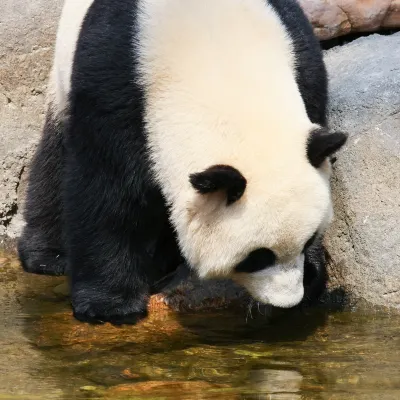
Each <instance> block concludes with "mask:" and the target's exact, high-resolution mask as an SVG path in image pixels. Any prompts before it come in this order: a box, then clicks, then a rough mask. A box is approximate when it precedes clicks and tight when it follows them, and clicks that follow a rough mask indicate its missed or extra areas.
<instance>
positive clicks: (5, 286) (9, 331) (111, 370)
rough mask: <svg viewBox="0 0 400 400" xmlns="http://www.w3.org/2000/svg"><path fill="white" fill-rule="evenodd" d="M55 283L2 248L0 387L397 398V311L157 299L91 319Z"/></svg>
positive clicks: (40, 394) (145, 394)
mask: <svg viewBox="0 0 400 400" xmlns="http://www.w3.org/2000/svg"><path fill="white" fill-rule="evenodd" d="M63 282H64V280H63V279H62V278H61V279H60V278H48V277H37V276H28V275H24V274H22V272H21V270H20V269H19V266H18V262H17V261H16V260H15V259H14V258H12V257H10V256H9V255H1V254H0V302H1V304H2V307H0V324H1V325H0V326H1V329H0V348H1V351H0V398H6V399H9V400H14V399H23V400H30V399H40V400H50V399H51V400H58V399H60V400H72V399H87V398H96V399H99V400H101V399H125V400H128V399H155V398H162V399H167V400H169V399H189V400H190V399H219V400H220V399H238V400H239V399H242V400H244V399H246V400H247V399H248V400H255V399H257V400H258V399H293V400H298V399H313V400H314V399H321V400H325V399H330V400H336V399H357V400H358V399H360V400H365V399H367V400H368V399H379V400H386V399H390V400H391V399H393V400H394V399H396V400H398V399H400V374H399V371H400V339H399V334H398V333H399V328H400V317H399V316H398V315H397V314H390V313H388V312H386V311H372V310H366V311H365V310H364V311H362V310H359V311H357V312H336V311H332V310H327V309H310V310H296V311H293V312H284V313H277V314H275V315H269V316H266V315H262V314H263V313H258V312H255V313H253V318H247V319H246V314H245V313H240V312H237V311H235V312H228V311H225V310H222V311H218V312H207V313H192V314H175V313H171V312H167V311H165V310H164V311H163V310H160V311H159V312H157V313H153V314H152V315H151V316H150V318H149V319H147V320H146V321H143V323H141V324H140V325H138V326H136V327H122V328H116V327H112V326H110V325H104V326H96V327H93V326H88V325H85V324H80V323H77V322H76V321H75V320H74V319H73V318H72V316H71V310H70V305H69V302H68V299H67V298H65V296H64V295H63V294H62V292H63V290H61V289H62V287H63V286H61V287H60V286H59V285H60V284H61V285H62V284H63ZM56 287H58V289H56V290H54V289H55V288H56ZM60 288H61V289H60Z"/></svg>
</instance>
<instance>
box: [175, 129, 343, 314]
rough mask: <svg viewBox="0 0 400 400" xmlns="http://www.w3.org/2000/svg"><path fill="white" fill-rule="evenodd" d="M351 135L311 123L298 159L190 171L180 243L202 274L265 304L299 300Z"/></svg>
mask: <svg viewBox="0 0 400 400" xmlns="http://www.w3.org/2000/svg"><path fill="white" fill-rule="evenodd" d="M346 138H347V137H346V135H345V134H343V133H341V132H335V133H331V132H329V131H327V130H326V129H324V128H320V127H315V126H314V127H313V129H312V130H311V131H310V133H309V135H308V140H307V143H306V146H305V147H306V148H305V149H304V150H305V151H304V154H303V155H302V156H300V157H296V159H292V160H288V158H287V157H279V155H277V157H276V159H275V157H274V160H272V161H273V162H271V163H269V162H268V160H260V161H259V162H254V161H253V162H252V163H250V164H249V165H253V166H254V165H257V169H253V170H251V169H248V170H245V171H241V170H239V168H237V166H235V165H210V166H209V167H208V168H206V169H205V170H203V171H200V172H197V173H193V174H191V175H190V176H189V181H190V184H191V187H192V190H193V197H192V200H191V201H190V202H189V204H188V206H187V208H186V213H187V217H186V220H187V223H186V224H185V226H186V229H185V231H186V234H185V235H184V236H185V240H183V241H181V247H182V250H183V253H184V254H185V256H186V258H187V260H188V262H189V264H190V265H191V266H192V267H193V268H195V269H196V270H197V272H198V274H199V276H200V277H201V278H203V279H208V278H231V279H233V280H235V281H236V282H238V283H239V284H241V285H242V286H244V287H245V288H246V289H247V290H248V291H249V293H250V294H251V295H252V296H253V297H254V299H256V300H257V301H260V302H261V303H264V304H271V305H274V306H277V307H284V308H287V307H292V306H294V305H296V304H298V303H299V302H300V301H301V300H302V298H303V295H304V287H303V272H304V250H305V248H306V247H307V246H308V245H310V244H311V243H312V242H313V241H314V240H315V238H316V237H318V236H320V235H321V234H322V233H323V232H324V230H325V229H326V227H327V225H328V224H329V222H330V220H331V218H332V204H331V196H330V186H329V177H330V172H331V167H330V162H329V160H328V158H329V156H331V155H332V154H333V153H334V152H335V151H337V150H338V149H339V148H340V147H341V146H342V145H343V144H344V143H345V141H346ZM278 159H279V160H281V161H280V162H277V160H278Z"/></svg>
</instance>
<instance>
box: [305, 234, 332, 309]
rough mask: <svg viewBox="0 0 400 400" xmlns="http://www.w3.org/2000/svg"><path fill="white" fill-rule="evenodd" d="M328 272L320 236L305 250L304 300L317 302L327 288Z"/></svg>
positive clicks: (310, 302)
mask: <svg viewBox="0 0 400 400" xmlns="http://www.w3.org/2000/svg"><path fill="white" fill-rule="evenodd" d="M327 281H328V274H327V270H326V257H325V248H324V245H323V239H322V238H318V239H317V240H316V241H315V243H314V244H313V245H312V246H310V247H309V248H308V249H307V250H306V252H305V261H304V292H305V293H304V302H305V303H309V304H312V303H315V302H316V301H318V299H319V298H320V297H321V295H322V294H323V293H324V291H325V290H326V286H327Z"/></svg>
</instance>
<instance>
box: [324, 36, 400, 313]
mask: <svg viewBox="0 0 400 400" xmlns="http://www.w3.org/2000/svg"><path fill="white" fill-rule="evenodd" d="M326 62H327V66H328V71H329V74H330V77H331V106H330V113H331V118H330V121H331V125H332V127H333V128H335V129H340V130H343V131H347V132H349V134H350V135H351V137H350V139H349V141H348V144H347V145H346V148H345V149H344V150H343V151H342V152H341V154H340V156H339V157H338V161H337V163H336V164H335V178H334V182H333V187H334V191H333V192H334V198H335V213H336V220H335V223H334V224H333V225H332V226H331V229H330V234H329V236H328V240H327V245H328V249H329V251H330V254H331V256H332V259H333V263H332V267H331V271H330V272H331V279H332V283H333V285H335V286H338V285H343V286H345V287H346V288H347V290H348V291H349V292H350V293H352V294H353V295H354V296H356V297H361V298H364V299H366V300H368V301H370V302H372V303H374V304H380V305H387V306H394V307H397V308H400V223H399V222H400V33H398V34H395V35H392V36H380V35H373V36H369V37H366V38H362V39H358V40H356V41H354V42H352V43H350V44H348V45H346V46H343V47H337V48H334V49H332V50H330V51H328V52H327V53H326Z"/></svg>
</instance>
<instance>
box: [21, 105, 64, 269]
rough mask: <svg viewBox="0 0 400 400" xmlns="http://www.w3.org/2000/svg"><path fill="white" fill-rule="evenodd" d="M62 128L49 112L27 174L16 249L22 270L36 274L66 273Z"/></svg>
mask: <svg viewBox="0 0 400 400" xmlns="http://www.w3.org/2000/svg"><path fill="white" fill-rule="evenodd" d="M62 131H63V126H62V123H61V122H57V121H56V120H55V118H54V116H53V115H52V113H51V112H50V111H49V112H48V113H47V117H46V122H45V125H44V129H43V136H42V140H41V142H40V144H39V146H38V149H37V151H36V154H35V156H34V158H33V160H32V163H31V168H30V173H29V179H28V188H27V194H26V207H25V212H24V217H25V221H26V226H25V228H24V231H23V233H22V236H21V238H20V240H19V243H18V252H19V256H20V259H21V263H22V266H23V268H24V270H25V271H27V272H33V273H36V274H44V275H64V274H65V272H66V261H65V250H64V246H63V245H62V240H61V235H62V223H61V218H62V206H61V191H60V182H61V174H62V152H63V147H62Z"/></svg>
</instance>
